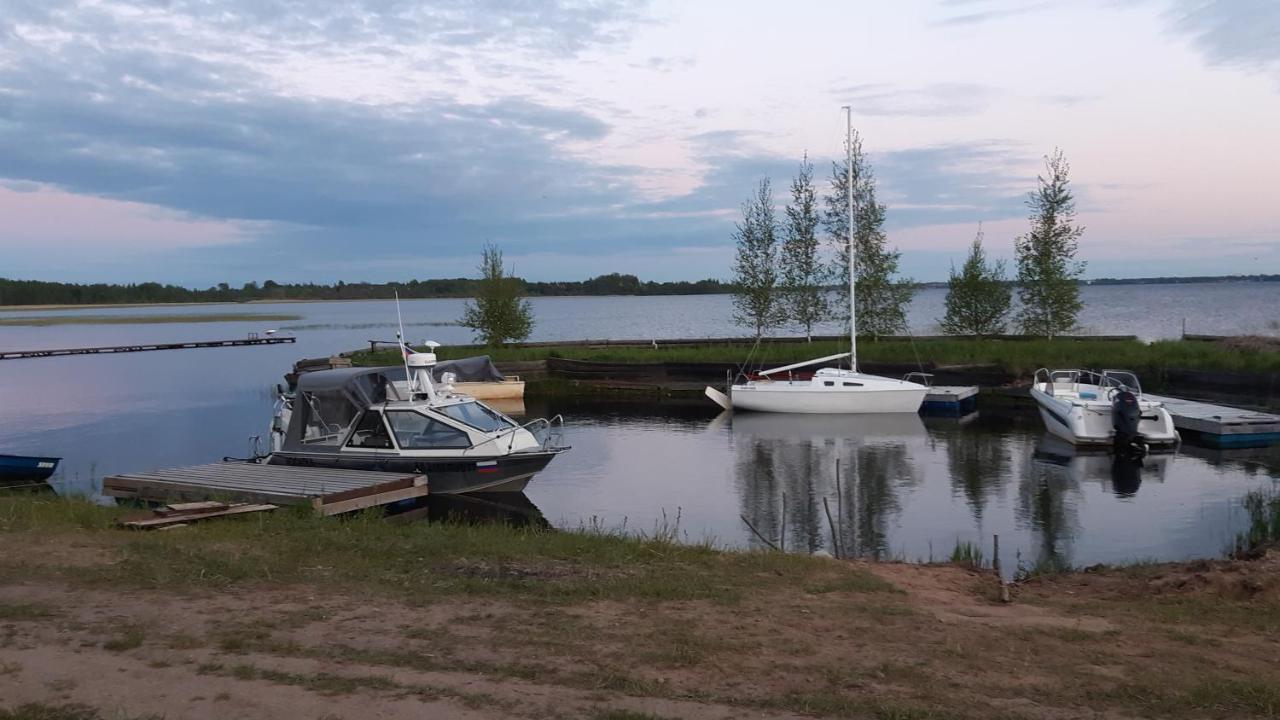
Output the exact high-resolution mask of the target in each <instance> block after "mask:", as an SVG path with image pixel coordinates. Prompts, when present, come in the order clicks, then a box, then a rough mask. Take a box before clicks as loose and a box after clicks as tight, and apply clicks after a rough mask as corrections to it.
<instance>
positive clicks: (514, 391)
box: [452, 380, 524, 400]
mask: <svg viewBox="0 0 1280 720" xmlns="http://www.w3.org/2000/svg"><path fill="white" fill-rule="evenodd" d="M452 388H453V390H454V392H458V393H461V394H463V395H470V396H471V397H473V398H475V399H477V400H520V399H523V398H524V381H523V380H503V381H501V382H456V383H453V385H452Z"/></svg>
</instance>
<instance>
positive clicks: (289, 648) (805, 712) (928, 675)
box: [0, 547, 1280, 720]
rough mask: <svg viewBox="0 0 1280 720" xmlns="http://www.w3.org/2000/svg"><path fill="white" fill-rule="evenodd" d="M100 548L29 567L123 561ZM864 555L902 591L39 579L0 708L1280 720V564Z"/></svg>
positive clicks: (6, 640)
mask: <svg viewBox="0 0 1280 720" xmlns="http://www.w3.org/2000/svg"><path fill="white" fill-rule="evenodd" d="M85 550H86V548H83V547H82V548H77V549H76V550H75V551H74V552H57V551H53V550H50V551H47V552H36V553H33V554H31V555H29V556H28V559H27V562H28V563H33V562H34V563H37V564H41V563H43V564H48V563H54V564H60V563H62V562H63V560H66V561H68V566H69V565H70V563H71V562H74V564H75V567H82V566H84V565H85V564H92V563H96V562H110V560H109V555H110V554H109V553H98V554H95V553H91V552H86V551H85ZM72 558H74V561H72ZM831 562H833V563H835V562H837V561H834V560H833V561H831ZM850 565H851V568H850V569H851V570H852V569H854V568H856V569H858V570H859V571H866V570H869V571H870V572H871V573H874V575H876V576H878V577H879V578H881V579H882V580H885V581H887V582H888V583H890V584H891V585H892V589H883V588H881V589H878V590H875V589H867V588H866V587H865V584H862V585H859V584H857V583H850V584H848V585H847V586H846V585H842V584H841V583H840V582H838V581H837V582H830V583H827V584H825V585H817V586H811V587H794V588H782V589H778V588H771V589H768V590H764V591H761V592H758V593H750V594H748V595H747V596H746V597H745V598H743V599H741V600H738V601H734V602H714V601H678V602H677V601H641V600H574V601H561V602H553V601H538V600H530V599H510V598H485V597H478V598H477V597H467V596H449V597H444V598H436V597H433V598H431V599H430V600H424V601H423V602H421V603H414V602H412V601H403V600H397V599H390V598H388V597H385V596H382V595H378V594H375V593H370V594H369V595H367V596H366V595H363V594H360V593H353V592H350V591H346V592H341V593H337V592H331V591H326V590H325V589H323V588H321V587H315V586H291V587H282V586H279V585H277V584H272V583H268V582H263V583H260V584H258V585H256V586H253V587H237V588H235V589H233V590H227V591H211V590H207V589H200V590H196V591H192V590H190V589H186V590H182V591H166V590H146V591H140V590H109V589H103V588H101V587H96V586H93V585H89V586H85V585H84V584H83V583H76V582H75V581H74V580H72V579H68V576H67V575H66V574H65V573H64V574H61V575H50V574H41V573H38V572H36V573H28V574H27V577H26V578H24V579H20V580H10V581H9V582H6V583H4V584H0V716H4V715H3V713H4V711H5V710H8V711H10V712H11V713H14V714H13V715H12V717H22V716H23V715H21V712H27V713H28V714H29V716H31V717H50V718H57V717H60V716H59V715H56V714H46V715H36V714H35V713H36V711H40V712H45V713H56V712H59V708H60V707H62V706H68V705H81V706H86V707H88V708H92V709H95V710H97V711H98V712H100V713H101V717H104V718H113V717H124V718H134V717H147V716H161V717H166V718H227V717H236V718H506V717H529V718H544V717H545V718H580V717H586V718H616V719H621V720H626V719H632V720H635V719H638V718H650V719H652V718H764V717H769V718H775V717H780V718H789V717H815V716H816V717H854V718H935V717H936V718H1054V719H1057V718H1117V719H1119V718H1137V717H1188V718H1200V717H1212V718H1238V717H1280V557H1278V556H1276V555H1274V554H1273V555H1268V556H1265V557H1264V558H1262V559H1261V560H1258V561H1253V562H1219V563H1192V564H1185V565H1164V566H1148V567H1136V568H1122V569H1102V570H1097V571H1091V572H1082V573H1075V574H1070V575H1060V576H1053V577H1046V578H1040V579H1037V580H1034V581H1030V582H1027V583H1024V584H1022V585H1020V586H1018V587H1016V588H1015V589H1014V593H1013V594H1014V602H1012V603H1009V604H1002V603H1000V602H999V601H998V600H997V597H998V591H997V587H998V584H997V581H996V579H995V578H994V576H992V575H991V574H989V573H982V572H975V571H970V570H966V569H962V568H958V567H954V566H919V565H902V564H861V563H851V564H850ZM28 567H31V565H28ZM859 576H861V575H859ZM9 577H12V576H11V575H10V576H9ZM64 709H65V708H64ZM67 717H72V716H70V715H68V716H67Z"/></svg>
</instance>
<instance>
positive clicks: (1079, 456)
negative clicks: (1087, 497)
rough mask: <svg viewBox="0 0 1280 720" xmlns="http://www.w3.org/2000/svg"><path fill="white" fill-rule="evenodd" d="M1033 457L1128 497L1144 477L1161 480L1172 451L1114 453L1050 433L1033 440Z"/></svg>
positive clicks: (1133, 493) (1075, 478) (1080, 480)
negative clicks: (1139, 455)
mask: <svg viewBox="0 0 1280 720" xmlns="http://www.w3.org/2000/svg"><path fill="white" fill-rule="evenodd" d="M1032 458H1033V459H1034V460H1035V461H1036V462H1038V463H1041V464H1047V465H1051V466H1057V467H1060V468H1063V469H1064V470H1065V471H1066V472H1067V473H1068V474H1069V476H1070V478H1071V479H1072V480H1073V481H1075V482H1077V483H1082V482H1085V481H1092V482H1099V483H1102V484H1103V485H1104V486H1109V487H1110V488H1111V489H1112V491H1113V492H1115V494H1116V495H1118V496H1121V497H1131V496H1133V495H1135V494H1136V493H1137V492H1138V488H1139V487H1141V486H1142V481H1143V480H1144V479H1146V480H1149V481H1155V482H1164V478H1165V473H1166V471H1167V469H1168V466H1169V463H1171V462H1173V458H1174V453H1173V452H1171V451H1166V452H1152V453H1150V454H1148V455H1146V456H1145V457H1142V458H1134V457H1125V456H1117V455H1115V454H1114V453H1112V452H1110V450H1109V449H1108V448H1105V447H1080V446H1076V445H1072V444H1071V443H1069V442H1067V441H1065V440H1063V439H1061V438H1058V437H1055V436H1053V435H1044V436H1042V437H1041V438H1040V441H1039V442H1037V443H1036V449H1035V452H1034V453H1033V454H1032Z"/></svg>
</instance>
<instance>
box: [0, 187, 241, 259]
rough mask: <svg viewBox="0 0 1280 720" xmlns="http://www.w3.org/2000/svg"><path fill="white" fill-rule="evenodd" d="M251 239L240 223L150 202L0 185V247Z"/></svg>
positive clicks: (154, 245)
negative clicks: (197, 215)
mask: <svg viewBox="0 0 1280 720" xmlns="http://www.w3.org/2000/svg"><path fill="white" fill-rule="evenodd" d="M249 239H250V232H249V228H247V227H246V226H245V224H244V223H241V222H232V221H220V220H205V219H199V218H192V217H188V216H186V215H184V214H182V213H179V212H175V211H173V210H168V209H165V208H161V207H156V206H154V205H147V204H144V203H137V202H129V201H124V200H110V199H106V198H99V197H93V196H89V195H77V194H73V193H68V192H64V191H62V190H58V189H56V188H53V187H49V186H47V185H30V184H21V185H9V186H5V185H0V250H12V251H18V250H32V249H37V248H39V249H44V250H46V251H47V250H48V249H49V248H50V246H53V247H56V248H57V249H58V250H59V251H65V250H69V251H77V252H81V251H89V252H90V253H91V254H92V253H93V251H106V250H114V249H123V248H127V249H128V250H130V251H138V250H175V249H181V248H193V247H207V246H211V245H229V244H234V243H239V242H244V241H247V240H249Z"/></svg>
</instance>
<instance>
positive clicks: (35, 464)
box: [0, 455, 62, 480]
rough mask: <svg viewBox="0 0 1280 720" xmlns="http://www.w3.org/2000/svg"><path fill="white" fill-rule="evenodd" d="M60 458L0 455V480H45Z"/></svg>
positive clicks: (55, 468) (55, 467)
mask: <svg viewBox="0 0 1280 720" xmlns="http://www.w3.org/2000/svg"><path fill="white" fill-rule="evenodd" d="M60 460H62V458H56V457H33V456H29V455H0V480H12V479H15V478H20V479H24V480H45V479H47V478H48V477H49V476H50V475H52V474H53V472H54V471H55V470H57V469H58V462H59V461H60Z"/></svg>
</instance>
